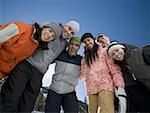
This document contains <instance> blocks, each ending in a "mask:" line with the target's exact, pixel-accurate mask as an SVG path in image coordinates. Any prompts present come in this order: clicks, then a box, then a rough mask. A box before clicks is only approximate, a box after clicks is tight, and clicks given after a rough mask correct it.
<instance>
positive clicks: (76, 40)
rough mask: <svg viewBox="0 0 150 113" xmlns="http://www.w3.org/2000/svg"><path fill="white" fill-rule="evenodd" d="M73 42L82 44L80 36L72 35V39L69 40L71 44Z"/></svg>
mask: <svg viewBox="0 0 150 113" xmlns="http://www.w3.org/2000/svg"><path fill="white" fill-rule="evenodd" d="M71 42H77V43H78V44H79V45H80V44H81V40H80V38H79V37H72V38H71V39H70V41H69V44H70V43H71Z"/></svg>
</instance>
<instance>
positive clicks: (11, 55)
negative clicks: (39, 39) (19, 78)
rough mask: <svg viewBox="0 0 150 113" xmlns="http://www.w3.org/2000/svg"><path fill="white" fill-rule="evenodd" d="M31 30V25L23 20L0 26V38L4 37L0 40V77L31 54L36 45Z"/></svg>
mask: <svg viewBox="0 0 150 113" xmlns="http://www.w3.org/2000/svg"><path fill="white" fill-rule="evenodd" d="M13 28H14V29H13ZM10 29H11V30H10ZM33 30H34V28H33V26H32V25H30V24H26V23H23V22H13V23H9V24H5V25H3V26H1V27H0V38H1V39H2V38H6V40H3V41H4V42H2V41H1V42H0V79H2V78H3V77H5V76H7V75H8V74H9V73H10V71H11V70H12V69H13V68H14V67H15V66H16V65H17V64H18V63H19V62H20V61H22V60H24V59H25V58H27V57H28V56H30V55H32V53H33V52H34V50H35V49H36V48H37V47H38V44H37V43H35V42H34V41H33V40H32V35H33ZM8 37H9V38H8ZM1 39H0V40H1Z"/></svg>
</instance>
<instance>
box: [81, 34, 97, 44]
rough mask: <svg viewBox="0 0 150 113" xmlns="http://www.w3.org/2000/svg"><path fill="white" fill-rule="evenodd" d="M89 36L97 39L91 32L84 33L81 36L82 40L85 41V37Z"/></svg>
mask: <svg viewBox="0 0 150 113" xmlns="http://www.w3.org/2000/svg"><path fill="white" fill-rule="evenodd" d="M88 37H90V38H92V39H93V40H95V39H94V36H93V35H92V34H91V33H84V34H83V35H82V37H81V42H83V41H84V39H86V38H88Z"/></svg>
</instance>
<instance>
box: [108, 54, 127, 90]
mask: <svg viewBox="0 0 150 113" xmlns="http://www.w3.org/2000/svg"><path fill="white" fill-rule="evenodd" d="M106 61H107V64H108V68H109V70H110V74H111V76H112V79H113V82H114V85H115V86H116V87H122V88H124V87H125V83H124V79H123V76H122V72H121V68H120V67H119V65H117V64H115V63H114V60H113V59H112V58H111V57H110V56H109V55H108V54H107V55H106Z"/></svg>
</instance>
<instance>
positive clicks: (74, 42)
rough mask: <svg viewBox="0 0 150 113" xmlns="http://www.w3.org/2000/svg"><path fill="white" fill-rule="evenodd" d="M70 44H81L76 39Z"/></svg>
mask: <svg viewBox="0 0 150 113" xmlns="http://www.w3.org/2000/svg"><path fill="white" fill-rule="evenodd" d="M70 44H76V45H80V44H79V43H78V42H76V41H71V42H70Z"/></svg>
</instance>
